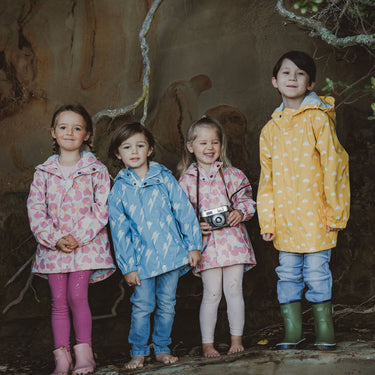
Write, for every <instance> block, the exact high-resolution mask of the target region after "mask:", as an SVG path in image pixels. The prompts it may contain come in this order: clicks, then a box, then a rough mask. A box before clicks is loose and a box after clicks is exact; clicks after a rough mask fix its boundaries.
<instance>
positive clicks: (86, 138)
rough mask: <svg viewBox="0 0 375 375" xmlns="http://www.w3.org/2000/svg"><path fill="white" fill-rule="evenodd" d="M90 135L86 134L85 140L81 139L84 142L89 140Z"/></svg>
mask: <svg viewBox="0 0 375 375" xmlns="http://www.w3.org/2000/svg"><path fill="white" fill-rule="evenodd" d="M90 135H91V133H90V132H87V134H86V136H85V138H83V141H84V142H86V141H87V140H88V139H89V138H90Z"/></svg>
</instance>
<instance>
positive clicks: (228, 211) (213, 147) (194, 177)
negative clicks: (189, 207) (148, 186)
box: [179, 116, 256, 357]
mask: <svg viewBox="0 0 375 375" xmlns="http://www.w3.org/2000/svg"><path fill="white" fill-rule="evenodd" d="M185 146H186V147H185V150H184V154H183V158H182V161H181V163H180V164H179V172H180V175H181V177H180V181H179V182H180V184H181V186H182V188H183V189H184V191H185V193H186V194H187V196H188V197H189V199H190V201H191V203H192V204H193V206H194V208H195V209H196V211H197V215H198V217H199V219H200V225H201V230H202V235H203V252H202V260H201V261H200V262H199V263H198V265H197V267H196V268H195V271H194V273H195V275H197V276H201V277H202V282H203V299H202V303H201V308H200V314H199V319H200V326H201V333H202V350H203V355H204V356H205V357H217V356H219V352H218V351H217V350H216V349H215V347H214V332H215V326H216V319H217V310H218V307H219V303H220V300H221V297H222V292H223V291H224V295H225V299H226V302H227V312H228V320H229V327H230V333H231V346H230V349H229V351H228V354H232V353H237V352H241V351H243V350H244V347H243V345H242V334H243V327H244V323H245V306H244V300H243V295H242V279H243V273H244V271H247V270H249V269H250V268H252V267H254V266H255V264H256V261H255V255H254V251H253V248H252V246H251V243H250V238H249V235H248V233H247V231H246V228H245V224H244V223H243V222H244V221H246V220H250V219H251V218H252V217H253V215H254V213H255V202H254V201H253V199H252V190H251V186H250V183H249V181H248V179H247V178H246V176H245V174H244V173H243V172H242V171H240V170H239V169H237V168H234V167H232V166H231V164H230V162H229V160H228V158H227V155H226V138H225V135H224V132H223V130H222V127H221V125H220V124H219V123H218V122H217V121H216V120H214V119H212V118H209V117H205V116H204V117H202V118H201V119H200V120H198V121H196V122H194V123H193V124H192V125H191V126H190V128H189V130H188V132H187V136H186V145H185Z"/></svg>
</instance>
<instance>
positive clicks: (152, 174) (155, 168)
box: [115, 161, 172, 186]
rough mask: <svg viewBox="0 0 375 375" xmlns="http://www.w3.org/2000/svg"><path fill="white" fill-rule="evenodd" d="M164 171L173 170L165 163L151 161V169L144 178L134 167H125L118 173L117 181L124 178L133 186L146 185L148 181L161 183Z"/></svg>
mask: <svg viewBox="0 0 375 375" xmlns="http://www.w3.org/2000/svg"><path fill="white" fill-rule="evenodd" d="M163 172H164V173H170V174H172V172H171V171H170V170H169V169H168V168H167V167H165V166H164V165H162V164H159V163H157V162H154V161H151V162H150V164H149V170H148V172H147V174H146V176H145V178H144V179H143V180H142V179H140V178H139V176H138V175H137V173H136V172H135V171H134V170H133V169H132V168H124V169H121V171H120V172H119V173H118V174H117V176H116V178H115V182H116V181H118V180H123V181H124V182H126V183H127V184H131V185H133V186H135V185H139V186H140V185H141V184H142V185H145V183H146V182H147V184H146V185H152V184H153V183H160V181H161V178H160V174H161V173H163Z"/></svg>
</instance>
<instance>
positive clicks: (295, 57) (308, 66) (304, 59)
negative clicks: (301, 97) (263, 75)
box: [272, 51, 316, 85]
mask: <svg viewBox="0 0 375 375" xmlns="http://www.w3.org/2000/svg"><path fill="white" fill-rule="evenodd" d="M285 59H288V60H290V61H293V62H294V64H296V65H297V66H298V67H299V68H300V69H302V70H303V71H304V72H306V73H307V74H308V76H309V84H310V85H311V84H312V83H313V82H315V75H316V66H315V62H314V59H313V58H312V57H311V56H310V55H308V54H307V53H305V52H302V51H289V52H287V53H284V55H282V56H281V57H280V58H279V60H278V61H277V63H276V65H275V66H274V68H273V72H272V77H275V78H277V73H278V72H279V70H280V68H281V65H282V63H283V61H284V60H285Z"/></svg>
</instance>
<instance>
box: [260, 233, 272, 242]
mask: <svg viewBox="0 0 375 375" xmlns="http://www.w3.org/2000/svg"><path fill="white" fill-rule="evenodd" d="M262 238H263V240H264V241H267V242H268V241H273V240H274V239H275V235H274V234H272V233H264V234H262Z"/></svg>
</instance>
